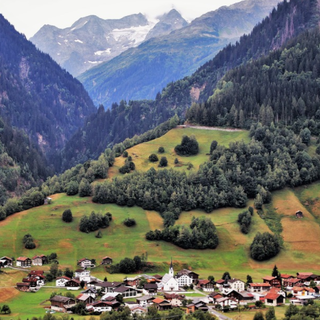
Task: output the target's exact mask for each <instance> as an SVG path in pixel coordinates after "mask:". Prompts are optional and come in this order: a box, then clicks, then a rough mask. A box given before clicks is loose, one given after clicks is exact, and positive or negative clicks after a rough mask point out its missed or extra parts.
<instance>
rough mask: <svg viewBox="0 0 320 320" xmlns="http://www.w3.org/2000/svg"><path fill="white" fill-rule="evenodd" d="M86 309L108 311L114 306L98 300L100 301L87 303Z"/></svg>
mask: <svg viewBox="0 0 320 320" xmlns="http://www.w3.org/2000/svg"><path fill="white" fill-rule="evenodd" d="M86 309H87V310H90V311H93V312H106V311H111V310H112V307H111V306H110V304H109V303H107V302H104V301H98V302H95V303H92V304H89V305H87V307H86Z"/></svg>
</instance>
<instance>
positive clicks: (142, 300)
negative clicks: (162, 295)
mask: <svg viewBox="0 0 320 320" xmlns="http://www.w3.org/2000/svg"><path fill="white" fill-rule="evenodd" d="M154 299H155V297H152V296H143V297H139V298H137V299H136V301H137V303H138V304H139V305H140V306H147V305H149V304H151V303H152V301H153V300H154Z"/></svg>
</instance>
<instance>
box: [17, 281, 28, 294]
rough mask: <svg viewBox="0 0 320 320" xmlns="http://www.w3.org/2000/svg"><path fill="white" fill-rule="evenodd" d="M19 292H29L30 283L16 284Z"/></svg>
mask: <svg viewBox="0 0 320 320" xmlns="http://www.w3.org/2000/svg"><path fill="white" fill-rule="evenodd" d="M16 286H17V289H18V290H19V291H24V292H29V291H30V286H31V285H30V282H18V283H17V284H16Z"/></svg>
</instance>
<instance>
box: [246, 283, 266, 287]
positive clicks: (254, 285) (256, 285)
mask: <svg viewBox="0 0 320 320" xmlns="http://www.w3.org/2000/svg"><path fill="white" fill-rule="evenodd" d="M248 286H250V287H266V288H270V287H271V284H270V283H249V284H248Z"/></svg>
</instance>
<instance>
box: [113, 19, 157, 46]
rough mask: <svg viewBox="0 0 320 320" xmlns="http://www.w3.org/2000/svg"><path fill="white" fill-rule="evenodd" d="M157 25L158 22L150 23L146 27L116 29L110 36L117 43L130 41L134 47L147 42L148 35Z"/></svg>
mask: <svg viewBox="0 0 320 320" xmlns="http://www.w3.org/2000/svg"><path fill="white" fill-rule="evenodd" d="M156 23H157V21H149V24H147V25H145V26H138V27H130V28H123V29H114V30H112V32H110V36H112V37H113V38H114V40H115V41H117V42H120V41H123V40H125V41H130V42H131V43H134V46H137V45H139V44H140V43H141V42H143V41H144V40H145V38H146V36H147V34H148V33H149V32H150V30H151V29H152V28H153V27H154V26H155V24H156Z"/></svg>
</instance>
